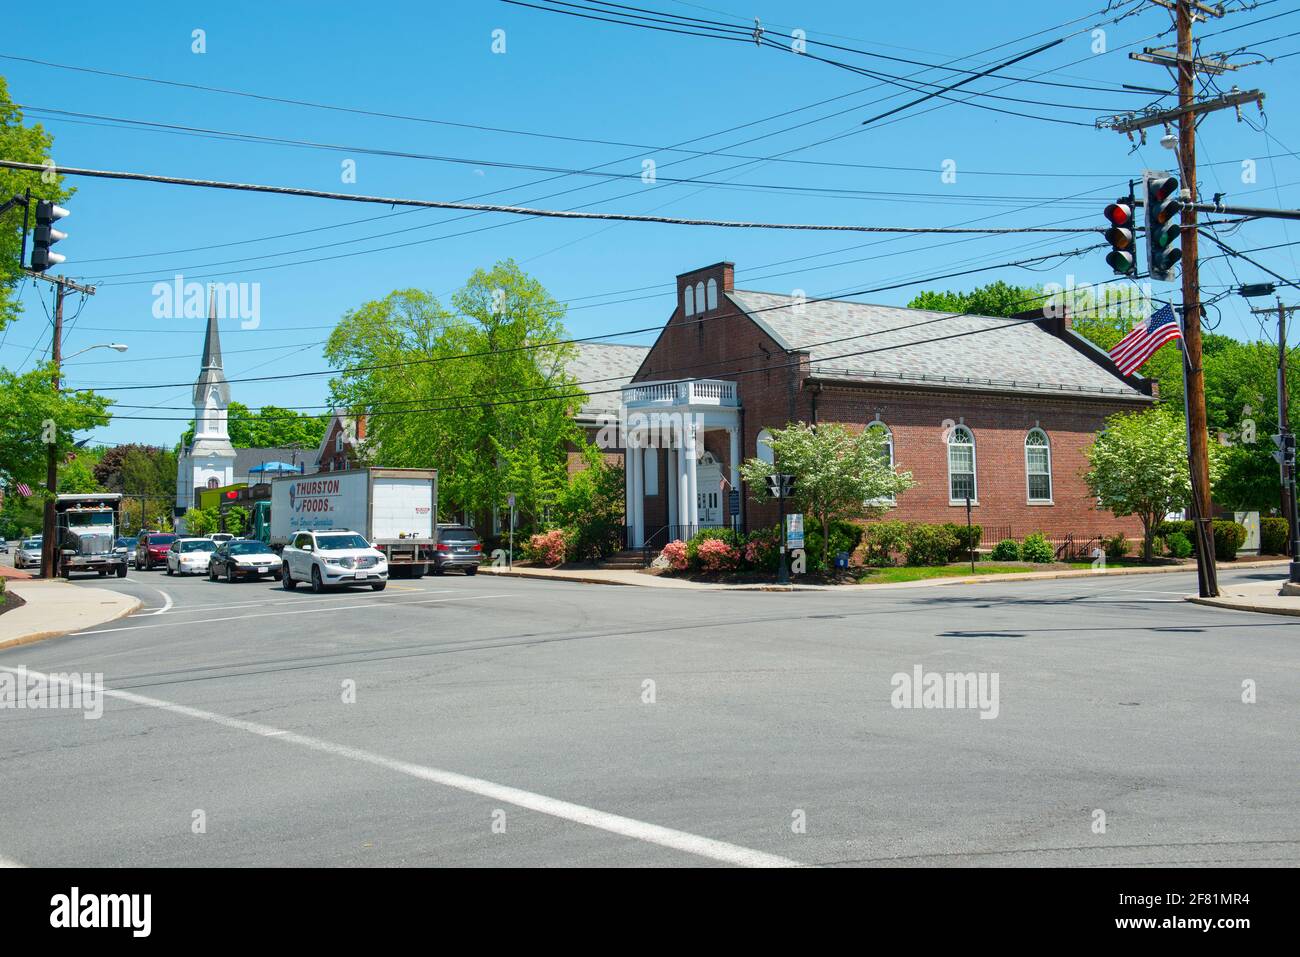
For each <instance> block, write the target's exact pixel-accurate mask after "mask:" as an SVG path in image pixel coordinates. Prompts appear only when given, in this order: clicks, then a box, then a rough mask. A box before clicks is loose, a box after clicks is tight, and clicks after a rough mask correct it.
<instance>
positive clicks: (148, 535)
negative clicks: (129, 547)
mask: <svg viewBox="0 0 1300 957" xmlns="http://www.w3.org/2000/svg"><path fill="white" fill-rule="evenodd" d="M178 538H180V536H179V535H177V534H175V533H174V532H141V533H140V537H139V539H137V540H136V544H135V567H136V568H143V569H144V570H145V571H153V567H154V566H155V565H165V564H167V552H168V550H169V549H170V548H171V547H172V542H174V541H176V539H178Z"/></svg>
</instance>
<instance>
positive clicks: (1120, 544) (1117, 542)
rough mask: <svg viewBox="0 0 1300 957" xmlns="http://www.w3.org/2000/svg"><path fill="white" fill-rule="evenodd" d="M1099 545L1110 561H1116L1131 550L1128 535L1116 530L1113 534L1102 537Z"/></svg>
mask: <svg viewBox="0 0 1300 957" xmlns="http://www.w3.org/2000/svg"><path fill="white" fill-rule="evenodd" d="M1101 547H1102V548H1103V549H1104V550H1105V552H1106V557H1107V558H1109V559H1110V560H1111V561H1118V560H1119V559H1121V558H1123V557H1124V556H1125V555H1127V554H1128V553H1129V552H1130V551H1131V550H1132V546H1131V545H1130V544H1129V541H1128V536H1127V535H1125V534H1124V533H1123V532H1116V533H1115V534H1114V535H1108V536H1106V537H1105V538H1103V539H1102V540H1101Z"/></svg>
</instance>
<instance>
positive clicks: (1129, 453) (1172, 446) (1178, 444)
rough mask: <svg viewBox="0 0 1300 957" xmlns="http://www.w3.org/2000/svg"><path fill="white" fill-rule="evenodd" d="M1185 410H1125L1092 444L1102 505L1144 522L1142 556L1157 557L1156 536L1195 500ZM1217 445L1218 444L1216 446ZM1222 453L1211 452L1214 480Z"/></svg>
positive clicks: (1092, 474) (1092, 477)
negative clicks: (1154, 549) (1153, 540)
mask: <svg viewBox="0 0 1300 957" xmlns="http://www.w3.org/2000/svg"><path fill="white" fill-rule="evenodd" d="M1186 435H1187V433H1186V428H1185V424H1184V421H1183V417H1182V415H1180V414H1179V413H1177V412H1175V411H1174V410H1173V409H1171V408H1170V407H1169V406H1168V405H1158V406H1155V407H1153V408H1150V409H1147V410H1144V411H1142V412H1131V413H1120V414H1118V415H1113V416H1111V417H1110V418H1109V419H1107V420H1106V430H1105V431H1104V432H1102V433H1101V434H1100V435H1099V436H1097V440H1096V441H1095V442H1093V444H1092V445H1091V446H1089V447H1088V449H1087V452H1086V455H1087V459H1088V471H1087V473H1086V474H1085V476H1084V478H1085V480H1086V481H1087V483H1088V488H1089V490H1090V491H1091V492H1092V493H1093V494H1094V495H1096V496H1097V498H1098V501H1099V503H1100V505H1101V507H1102V508H1106V509H1109V510H1110V511H1112V512H1114V513H1115V514H1116V515H1118V516H1120V517H1121V518H1122V517H1124V516H1128V515H1136V516H1137V517H1138V518H1139V519H1140V520H1141V522H1142V557H1143V558H1144V559H1145V560H1146V561H1150V560H1151V538H1152V536H1153V535H1154V534H1155V530H1156V527H1157V526H1158V525H1159V524H1160V523H1161V522H1162V521H1164V517H1165V516H1166V515H1168V514H1169V513H1170V512H1173V511H1177V510H1179V509H1182V508H1186V507H1187V506H1188V505H1189V504H1190V503H1191V500H1192V486H1191V479H1190V472H1189V470H1188V466H1187V441H1186ZM1211 449H1212V450H1213V449H1214V446H1211ZM1218 463H1219V457H1218V456H1217V455H1211V458H1210V481H1211V482H1213V481H1215V479H1216V478H1217V477H1218V471H1219V469H1218Z"/></svg>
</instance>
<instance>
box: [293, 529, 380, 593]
mask: <svg viewBox="0 0 1300 957" xmlns="http://www.w3.org/2000/svg"><path fill="white" fill-rule="evenodd" d="M280 558H281V563H280V582H281V583H282V584H283V585H284V589H285V591H292V590H293V589H295V588H297V587H298V582H309V583H310V584H311V590H312V591H314V592H317V593H319V592H322V591H324V590H325V589H326V588H327V587H329V586H331V585H369V586H370V587H371V588H373V589H374V590H375V591H383V590H384V588H385V587H386V586H387V585H388V562H387V561H386V560H385V558H384V555H383V552H380V551H378V550H377V549H374V548H371V547H370V543H369V542H367V541H366V539H365V536H363V535H360V534H358V533H356V532H353V531H349V530H348V529H345V528H333V529H329V530H328V531H326V530H322V531H319V532H299V533H298V534H297V535H295V536H294V537H293V541H292V542H290V543H289V544H288V545H286V546H284V551H283V552H281V553H280Z"/></svg>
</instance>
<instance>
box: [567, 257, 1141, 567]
mask: <svg viewBox="0 0 1300 957" xmlns="http://www.w3.org/2000/svg"><path fill="white" fill-rule="evenodd" d="M734 271H735V267H734V265H733V264H732V263H729V262H722V263H717V264H715V265H712V266H706V267H704V268H701V269H695V270H692V271H691V272H687V273H683V274H681V275H680V276H678V277H677V299H676V304H675V308H674V310H673V314H672V316H671V318H669V320H668V322H667V324H666V325H665V326H664V328H663V330H662V331H661V332H660V333H659V336H658V338H657V340H656V341H655V343H654V345H652V346H651V347H649V348H648V349H646V348H644V347H630V346H583V347H582V348H581V349H580V352H579V355H578V358H577V359H576V360H575V367H574V369H573V370H572V372H573V374H574V375H576V376H578V379H579V381H583V382H591V381H593V380H596V379H603V381H605V382H609V383H618V384H619V385H621V386H622V389H621V392H620V391H618V390H617V389H609V388H606V387H603V386H602V387H601V390H600V394H596V395H592V396H591V401H590V402H589V403H588V404H587V405H586V406H584V407H583V409H582V410H581V411H580V412H579V418H580V420H581V421H582V422H583V424H584V425H585V426H587V427H588V429H589V430H593V429H595V428H596V427H597V426H598V424H599V423H600V422H601V421H609V420H610V419H611V418H613V417H616V416H619V417H622V418H623V421H624V422H625V423H626V424H627V425H628V426H629V427H630V429H631V431H632V432H633V433H635V432H636V430H637V429H638V428H641V427H642V425H640V424H639V423H654V422H665V421H666V422H672V423H687V424H686V425H684V426H683V427H677V428H673V429H671V430H670V431H669V435H668V440H667V441H664V440H663V436H662V435H657V436H656V437H654V438H650V439H649V441H646V439H647V438H648V437H647V436H640V435H639V436H638V438H637V440H636V441H627V442H626V445H627V448H626V451H625V452H624V458H625V463H626V466H627V467H626V493H627V525H628V539H629V541H628V544H629V545H631V546H633V547H662V546H663V545H664V544H665V543H666V542H668V541H671V540H672V539H674V538H686V537H689V535H690V534H692V533H693V532H694V531H695V530H697V529H699V528H703V527H708V526H721V525H732V524H737V525H739V526H740V527H742V528H745V529H755V528H759V527H763V526H770V525H775V524H776V523H777V520H778V517H777V504H776V503H775V502H772V501H765V502H759V501H755V500H753V499H752V498H751V494H750V490H749V489H745V488H744V487H743V483H742V481H741V479H740V475H739V466H740V463H741V462H743V461H744V460H745V459H747V458H751V457H754V456H759V457H765V458H769V460H770V457H771V454H772V452H771V448H770V447H769V446H768V444H767V442H766V439H767V438H768V436H769V434H770V430H772V429H778V428H784V427H785V426H786V425H788V424H790V423H794V422H807V423H810V424H814V425H815V424H816V423H819V422H837V423H840V424H843V425H845V426H846V427H848V428H849V429H851V430H854V431H857V430H862V429H868V428H874V429H879V430H881V432H882V433H883V435H885V436H886V437H887V438H888V449H889V455H890V456H891V458H892V461H893V463H894V465H895V466H896V467H897V468H898V469H900V470H904V471H908V472H911V473H912V477H913V480H914V481H915V483H916V484H915V486H914V487H913V488H911V489H909V490H907V491H905V492H902V493H900V494H899V495H898V497H897V500H896V502H895V503H894V504H893V507H891V508H890V509H889V510H888V511H887V512H886V513H885V517H886V518H891V519H901V520H904V521H918V522H936V523H938V522H950V521H951V522H960V523H964V522H965V521H966V503H967V497H968V496H969V499H970V502H971V511H972V521H973V522H975V523H976V524H979V525H982V526H983V527H984V530H985V534H984V540H985V541H986V542H991V541H996V540H997V539H998V538H1001V537H1008V536H1011V537H1022V536H1024V535H1026V534H1029V533H1030V532H1035V531H1041V532H1044V533H1045V534H1047V535H1048V536H1049V537H1052V538H1056V539H1064V538H1066V537H1067V536H1072V537H1073V538H1074V539H1075V540H1076V541H1087V540H1089V539H1092V538H1095V537H1098V536H1099V535H1111V534H1114V533H1116V532H1124V533H1125V534H1127V535H1129V536H1130V537H1138V536H1139V535H1140V528H1139V526H1138V523H1137V520H1136V519H1134V518H1125V519H1120V518H1116V517H1115V516H1114V515H1113V514H1111V513H1110V512H1108V511H1106V510H1104V509H1101V508H1099V507H1098V505H1097V500H1096V497H1095V496H1093V495H1091V494H1090V493H1089V491H1088V488H1087V485H1086V484H1085V482H1084V479H1083V473H1084V471H1085V468H1086V460H1085V455H1084V453H1085V450H1086V449H1087V447H1088V446H1089V445H1090V444H1091V443H1092V442H1093V441H1094V439H1095V438H1096V436H1097V434H1098V432H1100V431H1101V430H1102V429H1103V428H1104V427H1105V421H1106V418H1107V417H1108V416H1110V415H1113V414H1114V413H1117V412H1132V411H1139V410H1142V409H1144V408H1147V407H1148V406H1149V405H1150V404H1151V403H1152V402H1153V401H1154V399H1153V396H1152V391H1153V390H1152V384H1151V383H1150V382H1149V381H1148V380H1145V379H1143V378H1142V377H1140V376H1122V375H1120V374H1119V372H1118V371H1117V370H1116V369H1115V367H1114V365H1113V363H1112V362H1111V361H1110V358H1109V357H1108V356H1107V355H1106V353H1105V352H1103V351H1101V350H1099V349H1098V348H1096V347H1095V346H1093V345H1092V344H1091V343H1089V342H1088V341H1087V340H1085V339H1084V338H1083V337H1082V336H1080V335H1078V334H1077V333H1075V332H1074V331H1073V330H1072V329H1071V328H1070V322H1069V319H1068V317H1064V316H1048V317H1044V316H1043V315H1041V314H1032V315H1030V314H1027V315H1024V316H1019V317H1015V318H1012V319H1007V318H994V317H986V316H957V317H954V316H951V315H950V314H947V313H937V312H928V311H925V310H918V309H906V308H901V307H897V306H876V305H867V304H863V303H857V302H845V301H838V300H821V301H817V300H804V299H802V298H799V297H795V296H791V295H786V294H781V293H771V292H752V291H745V290H739V289H736V288H735V284H734V281H733V276H734ZM593 391H596V390H595V389H594V388H593ZM620 402H621V408H619V406H620ZM660 431H662V430H660ZM589 434H592V433H591V432H590V431H589ZM644 446H649V447H644ZM730 489H740V491H741V494H740V496H739V499H740V504H739V508H740V515H739V516H737V517H734V518H733V517H732V516H731V515H730V509H729V501H728V495H727V491H728V490H730Z"/></svg>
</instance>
